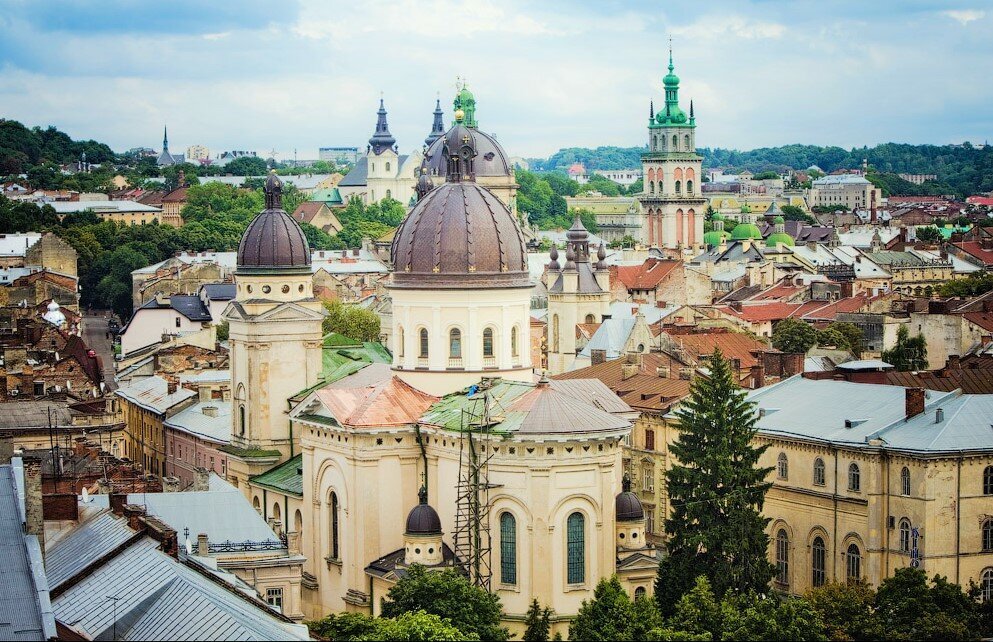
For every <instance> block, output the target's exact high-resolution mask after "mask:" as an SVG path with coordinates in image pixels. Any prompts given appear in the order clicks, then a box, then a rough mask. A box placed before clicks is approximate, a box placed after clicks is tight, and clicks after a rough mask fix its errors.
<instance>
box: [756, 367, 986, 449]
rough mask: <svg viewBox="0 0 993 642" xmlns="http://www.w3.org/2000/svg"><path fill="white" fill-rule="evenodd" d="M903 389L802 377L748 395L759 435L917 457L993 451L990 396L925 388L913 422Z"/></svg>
mask: <svg viewBox="0 0 993 642" xmlns="http://www.w3.org/2000/svg"><path fill="white" fill-rule="evenodd" d="M905 391H906V388H903V387H900V386H885V385H879V384H870V383H853V382H849V381H834V380H820V381H817V380H812V379H804V378H803V377H801V376H799V375H797V376H794V377H790V378H789V379H786V380H784V381H781V382H779V383H777V384H775V385H772V386H768V387H766V388H760V389H758V390H755V391H753V392H751V393H749V395H748V398H749V400H750V401H752V402H755V403H756V404H757V407H758V409H759V411H760V415H761V416H760V418H759V420H758V429H759V433H761V434H764V435H768V436H770V437H784V438H794V439H801V440H809V441H814V442H823V443H831V444H836V445H841V446H847V447H852V448H860V447H862V448H865V447H871V448H879V449H884V450H892V451H899V452H906V453H910V454H917V455H932V456H933V455H940V454H947V453H960V452H968V451H973V452H975V451H979V452H985V453H993V430H990V417H993V395H963V394H961V391H954V392H937V391H934V390H927V391H925V409H924V412H923V413H921V414H919V415H917V416H915V417H912V418H910V419H909V420H908V419H906V417H905V413H906V405H905V404H906V401H905V397H906V392H905ZM939 410H941V413H940V416H939V413H938V411H939ZM939 419H940V421H939ZM846 421H847V422H848V423H847V426H848V427H846ZM877 439H878V440H879V441H878V442H875V440H877ZM870 441H873V442H874V443H873V444H870V443H869V442H870Z"/></svg>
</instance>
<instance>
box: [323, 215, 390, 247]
mask: <svg viewBox="0 0 993 642" xmlns="http://www.w3.org/2000/svg"><path fill="white" fill-rule="evenodd" d="M392 230H393V228H392V227H390V226H389V225H383V224H382V223H377V222H376V221H349V222H348V223H345V224H344V225H343V226H342V228H341V231H340V232H338V233H337V234H336V235H335V238H336V239H337V240H338V241H339V242H340V243H341V244H343V245H344V246H345V247H348V248H356V247H362V239H372V240H375V239H378V238H379V237H381V236H385V235H386V234H387V233H389V232H390V231H392Z"/></svg>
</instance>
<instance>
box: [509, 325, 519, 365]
mask: <svg viewBox="0 0 993 642" xmlns="http://www.w3.org/2000/svg"><path fill="white" fill-rule="evenodd" d="M519 354H520V353H519V352H518V351H517V326H516V325H515V326H514V327H513V328H511V329H510V355H511V356H512V357H515V358H516V357H517V356H518V355H519Z"/></svg>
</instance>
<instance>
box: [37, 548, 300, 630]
mask: <svg viewBox="0 0 993 642" xmlns="http://www.w3.org/2000/svg"><path fill="white" fill-rule="evenodd" d="M108 596H112V597H116V598H117V599H116V600H110V599H108ZM54 606H55V613H56V616H57V617H58V619H59V621H61V622H63V623H65V624H67V625H68V626H70V628H72V629H74V630H75V631H77V632H79V633H82V634H83V635H85V636H86V637H88V638H90V639H110V636H111V635H112V633H111V631H113V630H115V629H116V639H120V640H287V639H300V640H306V639H308V636H307V634H306V632H305V631H304V630H302V629H301V627H299V626H295V625H292V624H289V623H286V622H283V621H281V620H280V619H279V618H277V617H275V616H273V615H270V614H269V613H267V612H266V611H265V610H264V608H263V607H262V606H261V604H258V605H256V604H253V602H251V601H249V599H247V598H245V597H243V596H241V595H238V594H236V593H234V592H233V591H232V590H229V589H228V588H225V587H224V586H222V585H220V584H218V583H217V582H215V581H214V580H211V579H208V578H207V577H206V576H204V575H202V574H201V573H199V572H197V571H196V570H194V569H193V568H190V567H188V566H186V565H184V564H182V563H180V562H178V561H176V560H174V559H173V558H171V557H169V556H168V555H166V554H165V553H163V552H161V551H159V550H158V542H156V541H154V540H152V539H150V538H145V539H143V540H141V541H140V542H137V543H135V544H133V545H132V546H130V547H128V548H126V549H125V550H124V551H122V552H120V553H119V554H117V555H116V556H114V557H113V558H111V559H110V560H108V561H107V562H105V563H104V564H102V565H101V566H100V567H99V568H97V569H95V570H94V571H93V572H92V573H91V574H89V575H87V576H86V577H84V578H82V579H81V580H80V581H79V583H77V584H75V585H73V586H72V587H70V588H68V589H67V590H66V592H65V593H63V594H61V595H59V596H58V598H56V600H55V604H54ZM115 615H116V620H115Z"/></svg>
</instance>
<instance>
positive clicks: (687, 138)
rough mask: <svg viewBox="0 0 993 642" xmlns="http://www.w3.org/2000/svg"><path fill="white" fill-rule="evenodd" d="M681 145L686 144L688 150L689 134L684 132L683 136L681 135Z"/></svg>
mask: <svg viewBox="0 0 993 642" xmlns="http://www.w3.org/2000/svg"><path fill="white" fill-rule="evenodd" d="M683 145H685V146H686V149H687V150H689V148H690V135H689V134H686V135H685V136H683Z"/></svg>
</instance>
